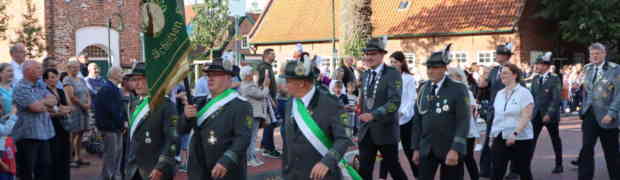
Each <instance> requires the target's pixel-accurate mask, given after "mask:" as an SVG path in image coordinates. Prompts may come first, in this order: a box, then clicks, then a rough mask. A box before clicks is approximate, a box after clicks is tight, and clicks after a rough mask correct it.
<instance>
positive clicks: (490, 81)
mask: <svg viewBox="0 0 620 180" xmlns="http://www.w3.org/2000/svg"><path fill="white" fill-rule="evenodd" d="M495 54H496V57H495V62H497V63H498V64H499V66H495V67H494V68H493V69H491V71H490V72H489V73H488V74H483V75H482V76H481V77H480V80H479V81H478V87H480V88H487V89H488V91H489V104H491V105H492V104H493V103H494V99H495V95H496V94H497V93H498V92H499V91H500V90H501V89H503V88H504V87H506V86H505V85H504V83H502V80H501V78H500V74H501V72H502V69H503V67H504V65H506V64H508V63H509V62H510V57H511V56H512V55H513V52H512V43H506V44H503V45H499V46H497V48H496V50H495ZM485 118H486V121H487V122H486V124H487V129H486V131H485V132H486V134H487V136H488V134H489V133H490V132H491V124H493V110H492V109H491V110H490V113H488V117H485ZM489 143H490V141H489V138H486V139H485V141H484V143H483V144H482V152H481V154H480V177H487V178H488V177H491V176H492V174H491V173H492V172H493V170H492V169H491V163H492V162H493V159H492V156H491V151H490V148H489ZM511 169H512V168H511ZM509 176H514V174H512V175H509Z"/></svg>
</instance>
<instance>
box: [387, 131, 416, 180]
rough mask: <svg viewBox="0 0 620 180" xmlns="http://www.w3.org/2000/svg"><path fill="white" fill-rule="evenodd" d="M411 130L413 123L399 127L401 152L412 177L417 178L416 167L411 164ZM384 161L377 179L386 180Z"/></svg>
mask: <svg viewBox="0 0 620 180" xmlns="http://www.w3.org/2000/svg"><path fill="white" fill-rule="evenodd" d="M412 129H413V121H409V122H407V123H405V124H403V125H401V126H400V142H401V143H402V144H403V150H404V151H405V155H406V157H407V161H408V162H409V166H410V167H411V172H413V176H414V177H416V178H417V177H418V166H417V165H415V163H413V160H412V158H413V149H411V133H412V132H411V130H412ZM385 163H387V162H386V161H381V167H380V169H379V178H381V179H387V169H386V168H385V167H386V166H387V165H386V164H385Z"/></svg>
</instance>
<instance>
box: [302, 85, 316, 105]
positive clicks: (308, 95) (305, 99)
mask: <svg viewBox="0 0 620 180" xmlns="http://www.w3.org/2000/svg"><path fill="white" fill-rule="evenodd" d="M315 91H316V88H315V87H314V86H312V89H310V91H308V93H306V95H304V97H302V98H301V101H302V102H304V105H306V107H308V105H310V101H312V97H313V96H314V92H315Z"/></svg>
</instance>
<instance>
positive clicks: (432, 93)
mask: <svg viewBox="0 0 620 180" xmlns="http://www.w3.org/2000/svg"><path fill="white" fill-rule="evenodd" d="M436 90H437V84H435V83H433V85H431V91H430V92H428V99H430V103H431V106H432V104H434V103H435V91H436Z"/></svg>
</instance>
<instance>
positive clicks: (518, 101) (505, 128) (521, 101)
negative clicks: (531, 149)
mask: <svg viewBox="0 0 620 180" xmlns="http://www.w3.org/2000/svg"><path fill="white" fill-rule="evenodd" d="M511 94H512V95H510V94H506V88H504V89H502V90H500V91H499V92H498V93H497V95H496V96H495V102H494V103H493V107H494V108H495V119H493V125H492V127H493V128H492V129H491V137H497V136H498V135H499V134H500V133H501V134H502V138H503V139H508V137H510V136H511V135H512V134H513V133H514V131H515V130H516V128H517V124H518V123H519V121H520V119H521V112H522V111H523V110H524V109H525V107H527V105H530V104H534V97H532V94H531V93H530V91H529V90H527V89H526V88H525V87H523V86H521V85H518V84H517V86H516V87H515V89H514V90H513V92H512V93H511ZM507 96H509V97H507ZM533 138H534V133H533V130H532V122H530V121H528V122H527V126H526V127H525V129H523V131H522V132H520V133H519V134H518V135H517V137H516V140H528V139H533Z"/></svg>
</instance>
